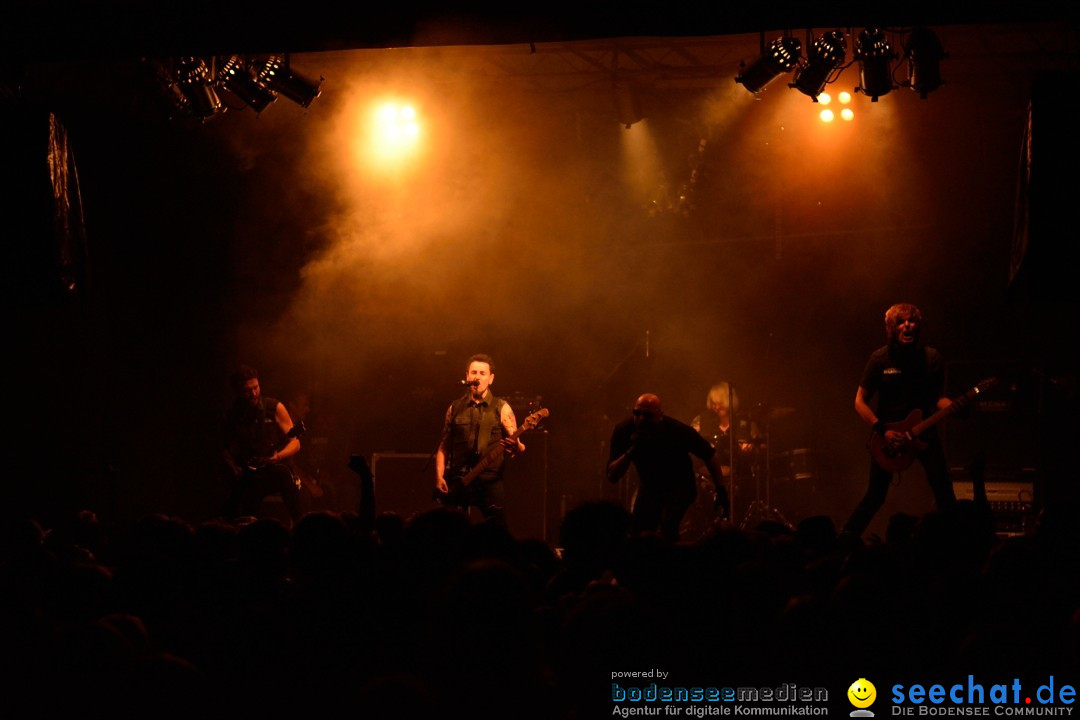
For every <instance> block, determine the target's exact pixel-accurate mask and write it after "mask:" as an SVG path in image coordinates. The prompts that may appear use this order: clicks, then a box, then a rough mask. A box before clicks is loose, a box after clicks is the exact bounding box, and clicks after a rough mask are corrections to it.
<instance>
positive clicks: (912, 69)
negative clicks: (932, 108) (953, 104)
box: [904, 27, 948, 98]
mask: <svg viewBox="0 0 1080 720" xmlns="http://www.w3.org/2000/svg"><path fill="white" fill-rule="evenodd" d="M904 57H905V58H907V61H908V81H907V86H908V87H909V88H911V89H912V90H914V91H915V92H917V93H919V96H920V97H922V98H925V97H926V94H927V93H928V92H933V91H934V90H936V89H937V88H938V86H940V85H941V67H940V65H939V63H940V62H941V61H942V60H943V59H944V58H946V57H948V54H947V53H946V52H945V51H944V50H943V49H942V47H941V42H940V41H938V38H937V35H935V34H934V32H933V31H932V30H930V29H929V28H925V27H916V28H913V29H912V30H911V33H910V34H909V35H908V38H907V44H906V45H905V46H904Z"/></svg>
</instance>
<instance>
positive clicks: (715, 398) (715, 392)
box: [705, 382, 739, 412]
mask: <svg viewBox="0 0 1080 720" xmlns="http://www.w3.org/2000/svg"><path fill="white" fill-rule="evenodd" d="M728 392H730V393H731V400H732V404H733V405H734V406H735V407H734V408H729V412H738V411H739V394H738V393H737V392H735V389H734V388H732V387H731V386H730V385H728V383H726V382H719V383H717V384H715V385H713V386H712V387H711V388H709V394H708V395H706V396H705V406H706V407H712V406H713V405H719V406H720V407H723V408H727V406H728Z"/></svg>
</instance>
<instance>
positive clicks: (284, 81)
mask: <svg viewBox="0 0 1080 720" xmlns="http://www.w3.org/2000/svg"><path fill="white" fill-rule="evenodd" d="M256 79H257V80H258V81H259V84H260V85H263V86H264V87H267V88H269V89H271V90H274V91H276V92H279V93H281V94H282V95H284V96H285V97H287V98H289V99H290V100H292V101H293V102H294V103H296V104H297V105H300V106H301V107H307V106H309V105H311V103H312V101H313V100H315V98H317V97H319V94H320V93H321V92H322V91H321V90H320V89H319V86H320V85H321V84H322V81H323V78H319V82H312V81H311V80H308V79H307V78H305V77H303V76H302V75H298V74H297V73H294V72H293V71H292V69H291V68H290V67H289V56H288V55H271V56H270V58H269V59H267V61H266V63H265V64H264V65H263V66H262V67H261V68H259V70H258V72H257V73H256Z"/></svg>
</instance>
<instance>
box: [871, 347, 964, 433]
mask: <svg viewBox="0 0 1080 720" xmlns="http://www.w3.org/2000/svg"><path fill="white" fill-rule="evenodd" d="M859 385H860V386H861V387H862V388H863V389H864V390H866V400H867V401H869V400H870V399H871V398H873V397H874V396H875V395H876V396H877V416H878V418H879V419H881V420H883V421H885V422H897V421H899V420H903V419H904V418H906V417H907V416H908V414H909V413H911V411H912V410H915V409H918V410H922V412H923V415H924V416H927V415H930V414H932V413H934V412H936V410H937V401H938V399H939V398H941V397H942V395H943V394H944V390H945V370H944V366H943V363H942V360H941V355H940V353H938V351H937V350H935V349H934V348H931V347H917V348H913V349H912V350H910V351H906V352H905V351H904V350H902V349H899V348H890V347H889V346H888V345H886V346H884V347H880V348H878V349H877V350H875V351H874V352H873V353H871V355H870V359H869V360H868V361H867V363H866V368H865V369H864V370H863V375H862V380H860V381H859Z"/></svg>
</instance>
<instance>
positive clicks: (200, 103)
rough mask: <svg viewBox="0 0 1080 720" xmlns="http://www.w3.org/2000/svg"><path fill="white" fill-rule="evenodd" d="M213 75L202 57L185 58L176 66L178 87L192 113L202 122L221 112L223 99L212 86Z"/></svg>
mask: <svg viewBox="0 0 1080 720" xmlns="http://www.w3.org/2000/svg"><path fill="white" fill-rule="evenodd" d="M210 81H211V73H210V70H209V68H207V66H206V62H205V61H203V59H202V58H200V57H190V56H189V57H183V58H180V59H179V60H178V61H177V64H176V85H177V87H178V88H179V89H180V92H181V93H183V95H184V99H185V100H187V107H188V109H189V110H190V112H191V113H192V114H193V115H195V116H196V117H198V118H199V119H201V120H206V119H207V118H210V117H213V116H214V115H216V114H217V113H218V112H219V111H220V110H221V98H219V97H218V94H217V92H215V91H214V88H213V86H212V85H211V82H210Z"/></svg>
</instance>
